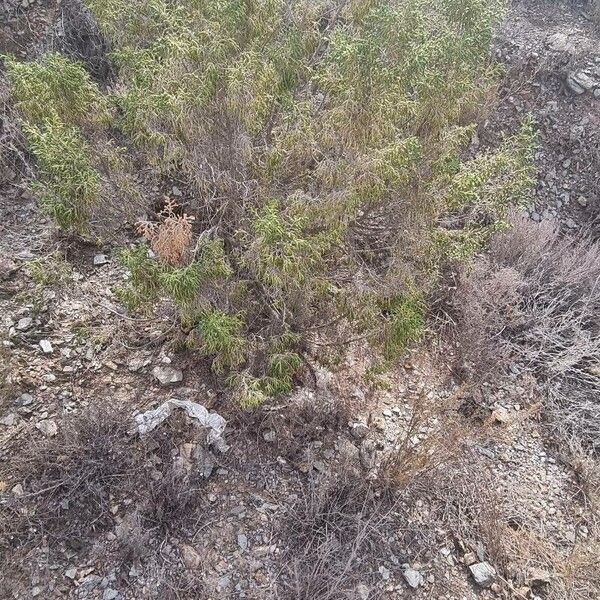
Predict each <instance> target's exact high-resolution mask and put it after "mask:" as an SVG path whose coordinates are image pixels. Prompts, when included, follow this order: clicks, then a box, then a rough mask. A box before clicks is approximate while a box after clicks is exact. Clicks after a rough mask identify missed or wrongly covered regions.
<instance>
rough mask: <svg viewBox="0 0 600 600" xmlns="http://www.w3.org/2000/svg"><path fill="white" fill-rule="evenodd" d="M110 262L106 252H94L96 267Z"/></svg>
mask: <svg viewBox="0 0 600 600" xmlns="http://www.w3.org/2000/svg"><path fill="white" fill-rule="evenodd" d="M108 262H109V260H108V256H106V254H94V259H93V264H94V266H95V267H101V266H102V265H105V264H107V263H108Z"/></svg>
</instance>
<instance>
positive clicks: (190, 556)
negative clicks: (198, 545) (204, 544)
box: [179, 544, 202, 570]
mask: <svg viewBox="0 0 600 600" xmlns="http://www.w3.org/2000/svg"><path fill="white" fill-rule="evenodd" d="M179 551H180V552H181V558H182V560H183V564H184V565H185V566H186V568H187V569H190V570H194V569H197V568H198V567H199V566H200V564H201V562H202V561H201V558H200V555H199V554H198V553H197V552H196V550H194V548H192V547H191V546H188V544H182V545H181V547H180V548H179Z"/></svg>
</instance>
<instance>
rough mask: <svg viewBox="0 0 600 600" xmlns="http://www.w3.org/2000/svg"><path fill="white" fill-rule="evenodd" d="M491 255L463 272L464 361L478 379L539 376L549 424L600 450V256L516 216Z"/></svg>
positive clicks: (459, 293)
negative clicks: (546, 403) (545, 395)
mask: <svg viewBox="0 0 600 600" xmlns="http://www.w3.org/2000/svg"><path fill="white" fill-rule="evenodd" d="M510 222H511V228H510V229H509V230H508V231H506V232H504V233H499V234H497V235H496V236H494V238H493V240H492V243H491V247H490V251H489V252H488V253H486V254H484V255H482V256H479V257H478V258H477V259H476V260H475V262H474V264H473V266H472V268H467V267H464V268H463V270H462V273H461V275H460V279H459V285H458V288H457V290H456V300H455V303H454V306H455V310H456V313H457V317H458V329H457V335H458V340H459V349H460V357H461V360H462V364H463V366H464V368H465V369H466V370H467V372H468V373H470V374H471V376H472V377H474V378H476V379H477V380H481V381H484V380H486V379H487V380H492V379H493V378H494V377H496V376H498V375H506V374H508V373H510V372H511V371H512V372H515V371H516V372H518V373H530V374H532V375H534V376H535V377H536V378H537V380H538V381H539V383H540V384H541V385H542V386H543V388H544V389H545V390H546V393H547V397H548V415H549V416H550V417H551V418H552V421H553V422H554V424H555V425H556V426H557V427H559V428H561V429H563V431H564V432H566V433H569V434H572V435H575V436H577V437H578V438H580V439H581V440H583V441H584V442H585V443H586V444H588V445H591V447H592V448H595V449H596V450H598V448H600V446H599V445H598V440H600V379H599V378H598V365H599V364H600V329H599V327H598V319H597V314H598V310H599V309H600V288H599V287H598V281H599V280H600V247H599V246H598V244H597V243H592V242H590V241H589V240H585V239H584V240H582V241H575V240H573V239H571V238H569V237H561V236H560V235H559V232H558V229H557V227H556V226H555V225H553V224H550V223H543V224H540V225H536V224H533V223H531V222H529V221H527V220H526V219H525V218H523V217H520V216H517V215H515V214H513V215H512V216H511V219H510Z"/></svg>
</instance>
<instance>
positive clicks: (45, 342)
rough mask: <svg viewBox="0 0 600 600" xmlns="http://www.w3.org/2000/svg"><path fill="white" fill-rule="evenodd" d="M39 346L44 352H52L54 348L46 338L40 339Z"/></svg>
mask: <svg viewBox="0 0 600 600" xmlns="http://www.w3.org/2000/svg"><path fill="white" fill-rule="evenodd" d="M40 348H41V349H42V352H43V353H44V354H52V352H54V348H52V344H51V343H50V342H49V341H48V340H40Z"/></svg>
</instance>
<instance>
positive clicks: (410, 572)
mask: <svg viewBox="0 0 600 600" xmlns="http://www.w3.org/2000/svg"><path fill="white" fill-rule="evenodd" d="M402 575H403V577H404V579H405V581H406V583H408V585H409V586H410V587H411V588H413V589H414V590H416V589H417V588H418V587H419V586H420V585H423V582H424V580H423V575H421V573H419V571H417V570H415V569H410V568H409V569H404V571H403V572H402Z"/></svg>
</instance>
